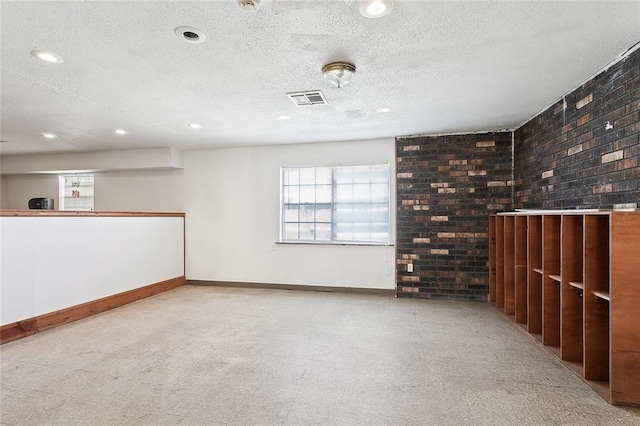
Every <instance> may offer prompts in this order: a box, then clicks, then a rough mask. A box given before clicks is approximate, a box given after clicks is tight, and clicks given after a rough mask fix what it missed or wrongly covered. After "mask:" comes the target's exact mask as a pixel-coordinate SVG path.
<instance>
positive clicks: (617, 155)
mask: <svg viewBox="0 0 640 426" xmlns="http://www.w3.org/2000/svg"><path fill="white" fill-rule="evenodd" d="M623 157H624V149H621V150H618V151H614V152H610V153H608V154H605V155H603V156H602V157H601V158H602V164H604V163H609V162H611V161H616V160H621V159H622V158H623Z"/></svg>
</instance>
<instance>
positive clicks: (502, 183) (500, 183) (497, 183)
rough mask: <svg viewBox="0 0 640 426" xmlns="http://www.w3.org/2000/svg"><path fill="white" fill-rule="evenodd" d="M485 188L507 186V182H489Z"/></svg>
mask: <svg viewBox="0 0 640 426" xmlns="http://www.w3.org/2000/svg"><path fill="white" fill-rule="evenodd" d="M487 186H507V182H505V181H491V182H487Z"/></svg>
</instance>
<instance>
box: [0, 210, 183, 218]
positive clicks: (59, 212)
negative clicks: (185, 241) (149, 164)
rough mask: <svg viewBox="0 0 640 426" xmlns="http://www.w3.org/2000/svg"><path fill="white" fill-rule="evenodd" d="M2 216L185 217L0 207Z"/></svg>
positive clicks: (174, 213)
mask: <svg viewBox="0 0 640 426" xmlns="http://www.w3.org/2000/svg"><path fill="white" fill-rule="evenodd" d="M0 216H4V217H12V216H13V217H15V216H18V217H23V216H24V217H33V216H45V217H185V214H184V213H179V212H95V211H90V212H89V211H70V210H7V209H0Z"/></svg>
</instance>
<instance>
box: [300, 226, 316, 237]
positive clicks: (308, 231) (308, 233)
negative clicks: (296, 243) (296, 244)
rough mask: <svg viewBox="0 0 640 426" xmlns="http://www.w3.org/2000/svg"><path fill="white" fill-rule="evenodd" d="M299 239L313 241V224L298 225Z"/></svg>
mask: <svg viewBox="0 0 640 426" xmlns="http://www.w3.org/2000/svg"><path fill="white" fill-rule="evenodd" d="M300 239H301V240H314V239H315V225H314V224H313V223H301V224H300Z"/></svg>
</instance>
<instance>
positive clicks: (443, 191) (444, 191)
mask: <svg viewBox="0 0 640 426" xmlns="http://www.w3.org/2000/svg"><path fill="white" fill-rule="evenodd" d="M454 192H456V189H455V188H438V194H453V193H454Z"/></svg>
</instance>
